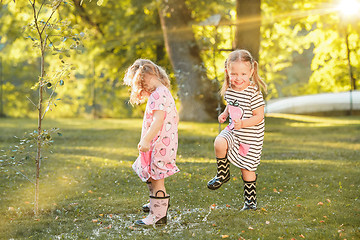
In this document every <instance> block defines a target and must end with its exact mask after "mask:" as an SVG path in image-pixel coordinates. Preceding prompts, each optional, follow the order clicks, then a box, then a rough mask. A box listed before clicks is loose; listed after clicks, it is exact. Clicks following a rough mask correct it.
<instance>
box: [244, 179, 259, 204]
mask: <svg viewBox="0 0 360 240" xmlns="http://www.w3.org/2000/svg"><path fill="white" fill-rule="evenodd" d="M256 180H257V174H256V179H255V181H249V182H248V181H245V180H244V179H243V181H244V206H243V208H242V209H241V211H245V210H255V209H256V205H257V202H256Z"/></svg>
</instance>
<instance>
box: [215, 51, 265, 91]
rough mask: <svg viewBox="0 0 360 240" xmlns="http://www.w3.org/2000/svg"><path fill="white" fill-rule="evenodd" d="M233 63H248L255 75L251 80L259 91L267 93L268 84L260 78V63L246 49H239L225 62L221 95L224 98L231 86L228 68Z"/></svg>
mask: <svg viewBox="0 0 360 240" xmlns="http://www.w3.org/2000/svg"><path fill="white" fill-rule="evenodd" d="M233 62H248V63H250V65H251V69H254V72H253V75H252V76H251V80H252V82H253V84H255V85H256V86H257V88H258V90H259V91H261V90H262V91H264V92H265V93H266V89H267V87H266V83H265V82H264V81H263V80H262V79H261V78H260V76H259V73H258V65H259V64H258V63H257V61H255V60H254V58H253V57H252V56H251V53H250V52H249V51H247V50H244V49H239V50H235V51H233V52H231V53H230V54H229V56H228V58H227V59H226V60H225V80H224V83H223V85H222V87H221V90H220V93H221V95H222V96H224V95H225V92H226V90H227V89H228V88H229V86H230V77H229V73H228V72H227V70H226V69H228V66H229V64H230V63H233Z"/></svg>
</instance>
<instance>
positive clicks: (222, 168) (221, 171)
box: [207, 157, 230, 190]
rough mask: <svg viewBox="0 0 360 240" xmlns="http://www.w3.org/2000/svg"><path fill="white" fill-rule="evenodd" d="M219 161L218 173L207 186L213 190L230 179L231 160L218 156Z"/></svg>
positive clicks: (217, 160)
mask: <svg viewBox="0 0 360 240" xmlns="http://www.w3.org/2000/svg"><path fill="white" fill-rule="evenodd" d="M216 162H217V174H216V176H215V177H214V178H213V179H211V180H210V181H209V182H208V183H207V186H208V188H209V189H211V190H216V189H218V188H220V187H221V185H223V184H224V183H226V182H228V181H229V180H230V169H229V165H230V162H229V160H228V159H227V157H224V158H216Z"/></svg>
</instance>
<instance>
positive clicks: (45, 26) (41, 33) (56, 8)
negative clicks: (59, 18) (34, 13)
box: [40, 2, 61, 35]
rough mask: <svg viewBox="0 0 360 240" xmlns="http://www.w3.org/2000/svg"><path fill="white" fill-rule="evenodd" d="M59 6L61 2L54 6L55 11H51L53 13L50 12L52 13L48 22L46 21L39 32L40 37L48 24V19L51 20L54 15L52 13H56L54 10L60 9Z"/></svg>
mask: <svg viewBox="0 0 360 240" xmlns="http://www.w3.org/2000/svg"><path fill="white" fill-rule="evenodd" d="M60 4H61V2H59V3H58V5H57V6H56V8H55V9H53V11H52V13H51V15H50V17H49V18H48V20H47V21H46V23H45V25H44V27H43V29H42V30H41V32H40V35H41V34H42V33H43V32H44V30H45V28H46V25H47V24H48V23H49V21H50V19H51V18H52V16H53V15H54V13H55V12H56V10H57V9H58V8H59V7H60Z"/></svg>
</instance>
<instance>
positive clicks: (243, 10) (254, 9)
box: [235, 0, 261, 61]
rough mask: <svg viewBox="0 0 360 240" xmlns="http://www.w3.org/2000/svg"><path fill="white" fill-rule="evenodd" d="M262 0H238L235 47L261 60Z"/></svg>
mask: <svg viewBox="0 0 360 240" xmlns="http://www.w3.org/2000/svg"><path fill="white" fill-rule="evenodd" d="M260 7H261V0H236V33H235V47H236V48H237V49H246V50H248V51H250V53H251V54H252V55H253V57H254V58H255V60H257V61H258V60H259V48H260V25H261V8H260Z"/></svg>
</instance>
